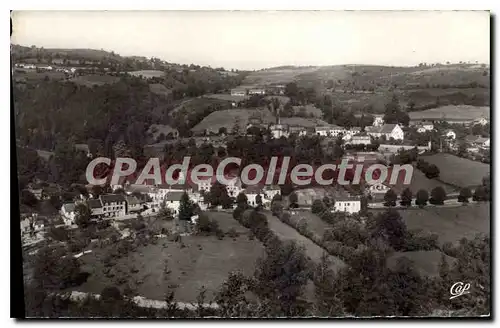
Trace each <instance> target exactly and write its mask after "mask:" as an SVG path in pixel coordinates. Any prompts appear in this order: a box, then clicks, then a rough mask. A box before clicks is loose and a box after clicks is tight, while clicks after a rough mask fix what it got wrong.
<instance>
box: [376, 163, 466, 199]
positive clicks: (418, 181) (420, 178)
mask: <svg viewBox="0 0 500 328" xmlns="http://www.w3.org/2000/svg"><path fill="white" fill-rule="evenodd" d="M441 174H442V172H441ZM436 187H443V189H444V190H445V191H446V194H450V193H456V192H459V191H460V190H459V189H460V188H457V187H453V186H451V185H449V184H446V183H443V182H441V181H439V180H436V179H427V177H426V176H425V174H423V173H422V171H420V170H418V169H417V168H416V166H415V165H414V166H413V177H412V179H411V184H410V185H405V184H403V180H398V183H397V184H396V185H393V186H391V188H392V189H393V190H394V191H395V192H396V193H397V194H398V195H400V194H401V192H403V190H404V189H406V188H410V190H411V192H412V193H413V197H415V195H416V194H417V192H418V191H419V190H420V189H424V190H427V191H428V192H429V193H430V192H431V190H432V189H434V188H436ZM383 196H384V195H383V194H382V197H383Z"/></svg>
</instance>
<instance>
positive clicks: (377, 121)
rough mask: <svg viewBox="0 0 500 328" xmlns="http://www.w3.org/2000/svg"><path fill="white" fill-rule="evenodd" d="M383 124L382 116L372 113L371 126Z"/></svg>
mask: <svg viewBox="0 0 500 328" xmlns="http://www.w3.org/2000/svg"><path fill="white" fill-rule="evenodd" d="M383 124H384V116H383V115H374V116H373V124H372V125H373V126H382V125H383Z"/></svg>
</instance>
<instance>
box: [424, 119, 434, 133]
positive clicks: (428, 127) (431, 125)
mask: <svg viewBox="0 0 500 328" xmlns="http://www.w3.org/2000/svg"><path fill="white" fill-rule="evenodd" d="M421 126H422V127H423V128H424V129H425V130H426V131H432V130H434V123H432V122H430V121H423V122H422V124H421Z"/></svg>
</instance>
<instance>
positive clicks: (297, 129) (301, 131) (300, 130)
mask: <svg viewBox="0 0 500 328" xmlns="http://www.w3.org/2000/svg"><path fill="white" fill-rule="evenodd" d="M288 132H289V134H298V135H299V137H301V136H305V135H307V129H306V128H305V127H303V126H290V127H289V128H288Z"/></svg>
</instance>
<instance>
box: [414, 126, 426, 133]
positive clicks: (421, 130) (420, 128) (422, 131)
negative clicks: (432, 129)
mask: <svg viewBox="0 0 500 328" xmlns="http://www.w3.org/2000/svg"><path fill="white" fill-rule="evenodd" d="M415 128H416V129H417V132H418V133H425V132H427V130H426V129H425V128H424V127H423V126H422V125H417V126H415Z"/></svg>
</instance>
